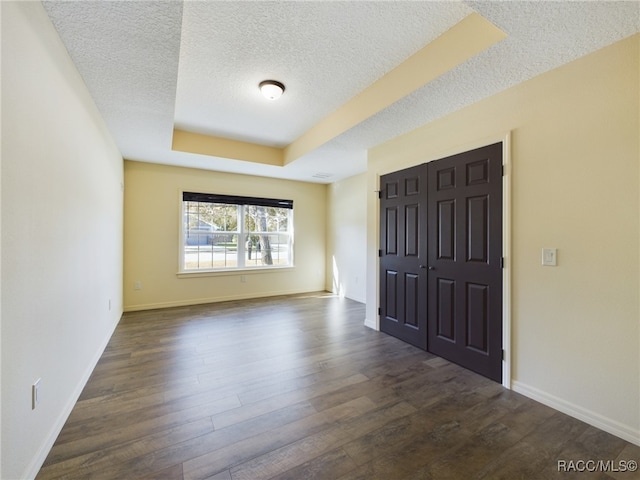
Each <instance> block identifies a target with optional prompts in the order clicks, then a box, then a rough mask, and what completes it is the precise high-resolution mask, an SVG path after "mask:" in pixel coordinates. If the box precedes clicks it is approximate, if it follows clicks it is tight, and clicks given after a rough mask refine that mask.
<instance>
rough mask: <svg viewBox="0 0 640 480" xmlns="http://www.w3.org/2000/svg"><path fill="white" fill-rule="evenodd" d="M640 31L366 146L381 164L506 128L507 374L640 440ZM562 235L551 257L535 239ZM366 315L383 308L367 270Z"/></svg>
mask: <svg viewBox="0 0 640 480" xmlns="http://www.w3.org/2000/svg"><path fill="white" fill-rule="evenodd" d="M639 73H640V35H635V36H633V37H631V38H628V39H626V40H623V41H621V42H618V43H616V44H614V45H612V46H609V47H607V48H605V49H603V50H600V51H598V52H595V53H593V54H591V55H588V56H586V57H584V58H581V59H579V60H576V61H574V62H572V63H570V64H568V65H565V66H563V67H560V68H558V69H555V70H553V71H551V72H548V73H546V74H544V75H541V76H539V77H537V78H534V79H532V80H530V81H528V82H525V83H523V84H521V85H518V86H516V87H513V88H511V89H509V90H507V91H505V92H503V93H500V94H498V95H495V96H493V97H491V98H488V99H486V100H483V101H481V102H478V103H477V104H475V105H472V106H470V107H467V108H465V109H462V110H460V111H458V112H456V113H454V114H451V115H449V116H447V117H445V118H442V119H440V120H437V121H435V122H432V123H430V124H428V125H426V126H424V127H422V128H419V129H417V130H416V131H414V132H411V133H409V134H407V135H404V136H402V137H399V138H397V139H395V140H392V141H390V142H387V143H385V144H383V145H381V146H378V147H376V148H375V149H373V150H372V151H371V152H370V154H369V170H368V177H367V178H368V189H367V191H368V195H369V197H368V210H367V214H368V218H369V222H368V234H367V244H368V254H367V267H368V269H369V271H377V262H378V259H377V255H376V251H377V248H378V247H377V245H378V243H379V241H378V227H377V221H376V218H377V214H378V213H377V209H378V200H377V198H376V197H375V196H374V194H373V193H372V192H373V190H375V189H376V188H377V186H378V185H377V184H378V180H379V176H380V175H383V174H385V173H388V172H391V171H395V170H400V169H402V168H406V167H408V166H411V165H417V164H420V163H424V162H426V161H429V160H434V159H437V158H441V157H444V156H446V155H448V154H452V153H456V152H459V151H463V150H465V149H466V147H468V146H469V145H470V144H475V146H478V145H479V144H480V143H482V142H483V139H488V138H491V139H492V140H495V139H496V138H500V137H502V136H504V135H505V133H506V132H511V167H512V168H511V171H510V172H508V174H509V175H510V177H511V186H512V204H511V212H512V218H511V220H512V229H511V232H509V233H510V235H511V239H512V254H511V258H508V262H509V264H510V268H511V278H512V299H511V300H512V309H511V315H512V335H511V347H512V355H511V360H512V385H513V387H514V389H515V390H517V391H519V392H522V393H524V394H526V395H529V396H531V397H533V398H536V399H537V400H540V401H542V402H544V403H546V404H548V405H551V406H553V407H555V408H557V409H560V410H562V411H564V412H566V413H569V414H571V415H574V416H576V417H578V418H581V419H583V420H585V421H587V422H589V423H591V424H593V425H595V426H597V427H599V428H602V429H605V430H607V431H609V432H611V433H613V434H615V435H618V436H620V437H622V438H625V439H627V440H629V441H632V442H634V443H637V444H640V395H639V392H640V322H639V318H640V304H639V296H638V292H639V287H640V259H639V255H638V252H639V246H640V238H639V233H640V232H639V230H640V229H639V227H640V222H639V220H640V202H639V191H640V188H639V181H638V180H639V173H640V172H639V166H640V161H639V159H640V143H639V141H640V109H639V95H640V89H639V87H638V86H639V85H640V78H639ZM543 247H555V248H558V266H557V267H543V266H542V265H541V249H542V248H543ZM368 281H369V284H368V289H367V321H368V323H369V324H374V325H375V324H376V320H377V312H376V306H377V279H374V278H373V276H371V275H370V276H369V277H368Z"/></svg>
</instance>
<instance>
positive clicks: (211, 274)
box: [176, 265, 295, 278]
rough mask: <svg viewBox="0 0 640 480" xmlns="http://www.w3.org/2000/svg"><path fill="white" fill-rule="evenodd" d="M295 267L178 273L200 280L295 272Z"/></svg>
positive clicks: (182, 276) (180, 276)
mask: <svg viewBox="0 0 640 480" xmlns="http://www.w3.org/2000/svg"><path fill="white" fill-rule="evenodd" d="M294 268H295V266H293V265H289V266H286V267H269V268H264V267H260V268H238V269H234V270H194V271H188V272H178V273H177V274H176V276H177V277H178V278H198V277H228V276H233V275H236V276H237V275H254V274H263V273H276V272H282V271H283V270H293V269H294Z"/></svg>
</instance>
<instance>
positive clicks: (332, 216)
mask: <svg viewBox="0 0 640 480" xmlns="http://www.w3.org/2000/svg"><path fill="white" fill-rule="evenodd" d="M327 232H328V234H327V285H326V289H327V290H328V291H330V292H333V293H336V294H339V295H341V296H345V297H347V298H350V299H352V300H356V301H358V302H362V303H364V302H365V301H366V285H367V283H366V276H367V255H366V254H367V248H366V246H367V175H366V174H365V173H363V174H361V175H356V176H353V177H350V178H347V179H345V180H342V181H340V182H335V183H333V184H331V185H330V186H329V192H328V195H327Z"/></svg>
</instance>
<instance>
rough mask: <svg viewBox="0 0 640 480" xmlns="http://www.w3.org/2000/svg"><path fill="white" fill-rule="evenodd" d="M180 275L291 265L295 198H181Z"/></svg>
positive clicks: (189, 194) (190, 194) (192, 195)
mask: <svg viewBox="0 0 640 480" xmlns="http://www.w3.org/2000/svg"><path fill="white" fill-rule="evenodd" d="M182 225H183V227H182V228H183V230H182V245H181V257H182V258H181V271H183V272H192V271H203V270H204V271H207V270H208V271H211V270H232V269H249V268H274V267H288V266H292V265H293V200H278V199H271V198H255V197H239V196H232V195H216V194H207V193H193V192H183V194H182Z"/></svg>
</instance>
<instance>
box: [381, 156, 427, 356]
mask: <svg viewBox="0 0 640 480" xmlns="http://www.w3.org/2000/svg"><path fill="white" fill-rule="evenodd" d="M425 188H426V166H424V165H422V166H418V167H413V168H409V169H407V170H402V171H400V172H395V173H392V174H389V175H385V176H383V177H382V178H381V179H380V191H381V198H380V275H381V278H380V286H381V288H383V289H385V291H384V292H382V291H381V292H380V329H381V330H382V331H383V332H386V333H388V334H390V335H393V336H395V337H398V338H400V339H402V340H404V341H406V342H408V343H411V344H413V345H415V346H417V347H420V348H423V349H426V347H427V295H426V292H427V273H426V268H420V267H421V265H422V267H424V266H425V265H426V261H427V252H426V249H427V240H426V230H425V228H426V208H425V205H424V198H426V190H425Z"/></svg>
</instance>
